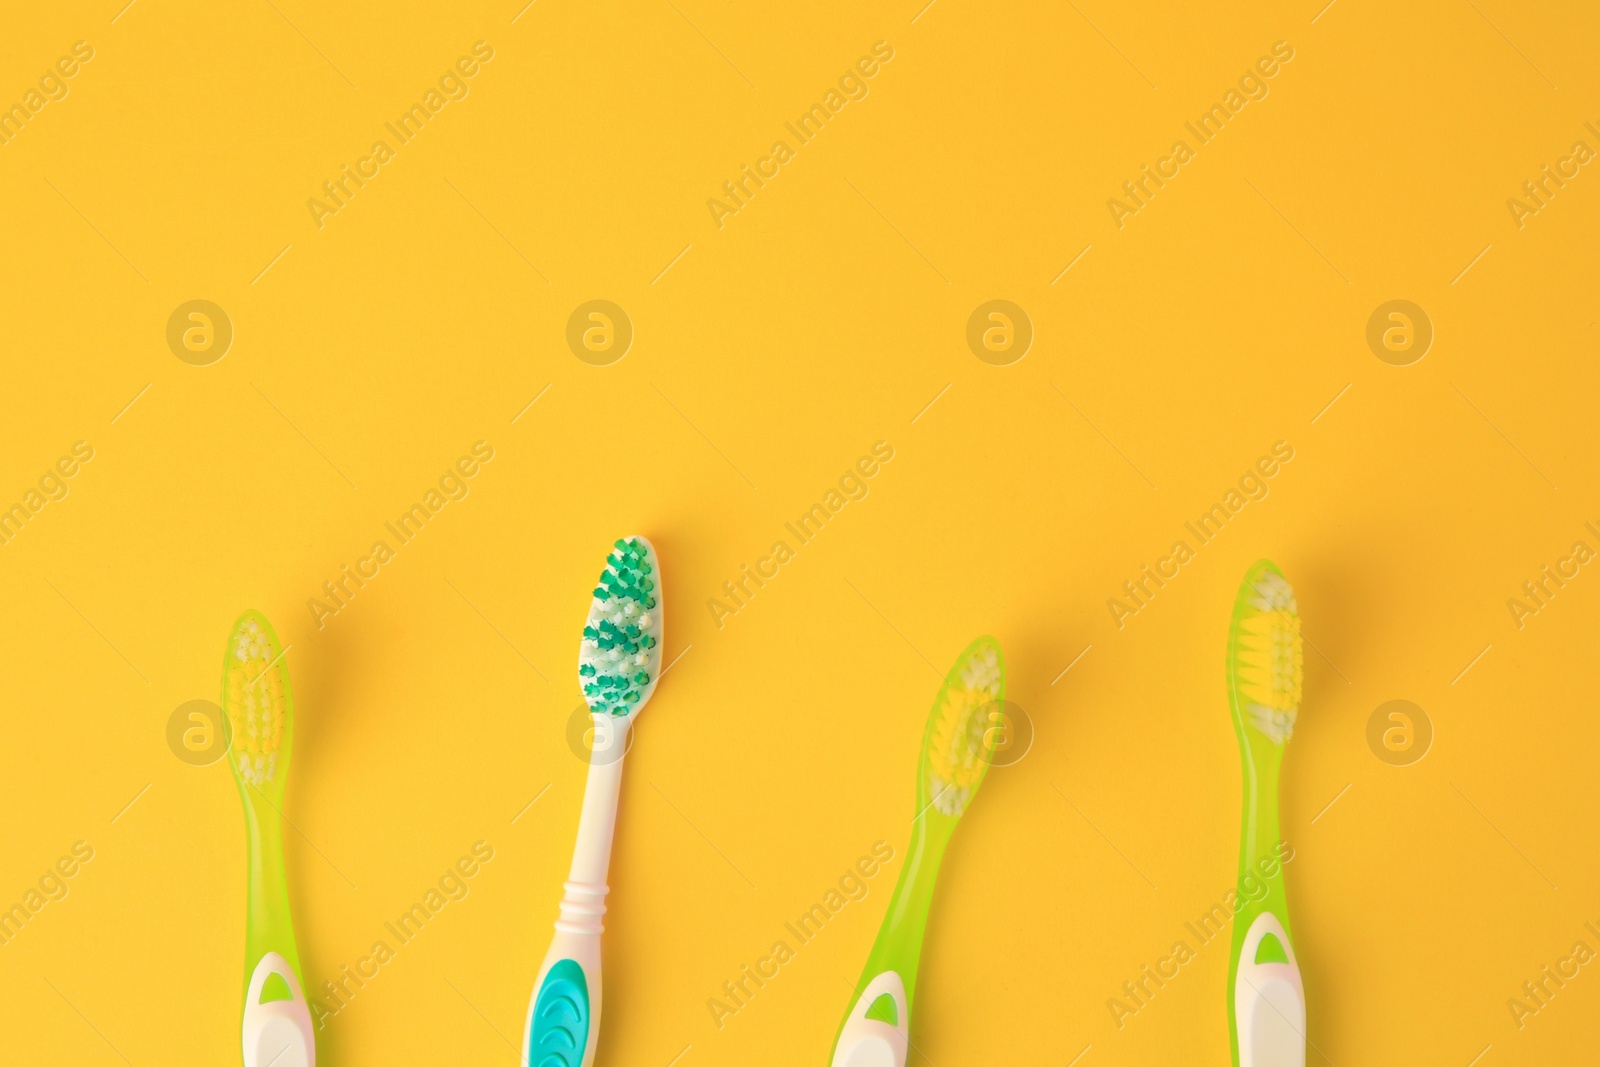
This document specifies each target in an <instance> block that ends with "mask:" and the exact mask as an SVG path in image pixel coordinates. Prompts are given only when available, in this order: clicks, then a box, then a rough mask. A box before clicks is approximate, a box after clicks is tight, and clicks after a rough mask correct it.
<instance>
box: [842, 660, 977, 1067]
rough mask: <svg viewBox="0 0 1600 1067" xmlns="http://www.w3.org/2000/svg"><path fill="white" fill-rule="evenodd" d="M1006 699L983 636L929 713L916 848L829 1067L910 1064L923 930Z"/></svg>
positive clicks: (919, 788) (957, 667) (914, 832)
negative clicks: (943, 863) (947, 848)
mask: <svg viewBox="0 0 1600 1067" xmlns="http://www.w3.org/2000/svg"><path fill="white" fill-rule="evenodd" d="M1004 700H1005V661H1004V659H1003V658H1002V657H1001V654H1000V645H999V642H997V641H995V639H994V638H992V637H980V638H978V639H977V640H976V641H974V642H972V644H970V645H968V646H967V648H966V650H965V651H964V652H962V653H961V656H960V658H959V659H957V660H956V662H955V666H953V667H951V668H950V673H949V674H948V675H946V676H945V680H944V685H943V687H942V688H941V689H940V690H939V696H938V698H937V699H936V700H935V701H934V703H933V711H932V713H931V714H930V715H929V716H928V725H927V727H926V729H925V730H924V731H923V736H922V755H921V758H920V759H919V761H918V768H917V817H916V819H915V820H914V821H913V822H912V830H911V847H910V848H909V849H908V850H907V853H906V861H905V865H904V867H902V868H901V870H900V880H899V882H897V883H896V884H895V887H894V895H893V896H892V897H890V898H889V913H888V915H887V916H885V917H884V920H883V926H882V927H881V928H880V929H879V930H878V939H877V941H876V942H874V943H873V946H872V952H871V954H870V955H868V957H867V965H866V968H865V969H864V970H863V971H862V972H861V980H860V981H859V982H857V983H856V988H855V993H854V994H853V995H852V997H851V1002H850V1005H851V1006H850V1011H849V1013H848V1014H847V1015H846V1016H845V1018H844V1022H843V1024H842V1025H841V1026H840V1027H839V1034H838V1037H837V1038H836V1039H835V1040H834V1046H833V1058H832V1059H831V1060H829V1061H828V1062H829V1064H830V1067H904V1064H905V1062H906V1047H907V1045H908V1044H909V1043H910V1035H911V1007H912V1003H913V1000H914V998H915V996H916V986H917V966H918V963H919V962H920V961H921V958H922V940H923V930H924V929H925V928H926V926H927V923H928V913H929V911H930V910H931V908H932V906H933V887H934V883H935V882H936V881H937V880H938V877H939V863H940V861H941V860H943V859H944V851H945V846H947V845H948V844H949V843H950V835H951V834H953V833H954V832H955V828H956V823H957V822H959V821H960V819H961V816H962V814H963V813H965V811H966V810H967V807H968V805H970V804H971V803H972V798H973V796H974V795H975V794H976V793H977V791H978V787H979V786H980V785H982V784H983V778H984V774H985V772H986V771H988V769H989V763H990V760H991V758H992V757H993V753H994V749H995V741H996V731H997V730H998V729H1000V728H1001V725H1002V722H1003V720H1002V718H1001V708H1002V702H1003V701H1004Z"/></svg>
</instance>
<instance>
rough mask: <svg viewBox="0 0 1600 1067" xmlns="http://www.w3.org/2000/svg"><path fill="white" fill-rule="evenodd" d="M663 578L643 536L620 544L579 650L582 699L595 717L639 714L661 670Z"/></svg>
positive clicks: (597, 590) (596, 597)
mask: <svg viewBox="0 0 1600 1067" xmlns="http://www.w3.org/2000/svg"><path fill="white" fill-rule="evenodd" d="M660 577H661V572H660V569H659V566H658V564H657V562H656V553H655V549H654V548H653V547H652V546H651V544H650V542H649V541H646V540H645V539H644V538H642V537H625V538H622V539H621V540H619V541H618V542H617V543H616V545H615V547H614V549H613V551H612V553H611V555H610V556H608V557H606V569H605V571H604V572H603V573H602V574H601V575H600V584H599V585H597V586H595V590H594V600H593V601H592V602H591V603H590V604H589V620H588V622H587V623H586V624H585V625H584V627H583V644H582V645H581V646H580V648H579V650H578V680H579V682H580V683H581V684H582V685H583V698H584V700H586V701H587V702H588V704H589V710H590V711H593V712H594V713H596V714H602V713H603V714H609V715H617V716H624V715H629V714H631V713H633V712H634V711H637V710H638V708H639V706H640V705H642V704H643V703H644V702H645V701H646V700H648V699H649V697H650V694H651V692H652V691H653V690H654V689H655V684H656V679H657V678H658V677H659V676H660V667H661V610H660V597H659V595H658V593H659V587H658V582H659V580H660Z"/></svg>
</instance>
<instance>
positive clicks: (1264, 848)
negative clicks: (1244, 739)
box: [1235, 742, 1289, 936]
mask: <svg viewBox="0 0 1600 1067" xmlns="http://www.w3.org/2000/svg"><path fill="white" fill-rule="evenodd" d="M1247 753H1248V755H1247V758H1246V760H1245V765H1244V819H1243V826H1242V833H1241V835H1240V839H1239V882H1240V886H1239V888H1240V896H1241V897H1243V898H1245V899H1244V900H1242V901H1241V908H1240V915H1241V916H1243V917H1244V919H1245V920H1246V921H1244V922H1242V923H1240V924H1239V929H1238V930H1236V931H1235V936H1239V935H1240V934H1241V933H1242V931H1243V929H1244V927H1246V926H1248V925H1249V920H1252V919H1254V918H1255V916H1256V915H1258V914H1260V913H1261V912H1263V911H1270V912H1272V913H1273V914H1275V915H1277V916H1278V918H1279V919H1280V920H1281V921H1282V922H1283V924H1284V928H1285V929H1286V930H1287V929H1288V925H1289V910H1288V896H1287V894H1286V893H1285V891H1284V884H1283V869H1282V864H1281V862H1280V861H1279V856H1278V846H1279V844H1280V842H1281V837H1280V827H1279V824H1278V772H1279V770H1280V768H1281V767H1282V765H1283V749H1282V747H1280V746H1276V745H1270V744H1269V743H1267V742H1257V743H1255V744H1252V745H1250V746H1249V748H1248V749H1247ZM1246 879H1249V880H1250V882H1249V886H1250V887H1251V888H1252V889H1253V892H1252V893H1251V894H1249V896H1246V894H1245V889H1246Z"/></svg>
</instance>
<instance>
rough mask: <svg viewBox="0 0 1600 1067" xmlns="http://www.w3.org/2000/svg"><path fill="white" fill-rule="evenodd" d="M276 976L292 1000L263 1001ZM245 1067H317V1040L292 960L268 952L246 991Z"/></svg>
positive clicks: (252, 976) (242, 1031)
mask: <svg viewBox="0 0 1600 1067" xmlns="http://www.w3.org/2000/svg"><path fill="white" fill-rule="evenodd" d="M274 974H276V975H277V976H278V977H279V978H281V979H283V981H284V983H285V984H286V985H287V986H288V988H289V993H290V999H289V1000H269V1001H267V1002H266V1003H265V1004H263V1003H262V1002H261V993H262V990H263V989H264V987H265V986H266V984H267V979H268V978H269V977H270V976H272V975H274ZM240 1036H241V1041H242V1044H243V1052H244V1062H245V1067H268V1065H269V1064H270V1065H271V1067H316V1063H317V1040H316V1035H315V1033H314V1032H313V1031H312V1027H311V1012H310V1011H308V1010H307V1008H306V998H305V993H304V992H303V991H302V990H301V989H300V979H298V978H296V977H295V974H294V968H293V967H290V966H289V961H288V960H286V959H284V958H283V957H282V956H280V955H278V954H277V953H276V952H268V953H267V954H266V955H265V956H262V957H261V959H259V960H257V961H256V966H255V970H254V971H252V972H251V975H250V988H249V989H248V990H246V991H245V1003H244V1022H243V1026H242V1027H241V1035H240Z"/></svg>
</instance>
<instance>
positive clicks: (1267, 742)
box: [1228, 560, 1306, 1067]
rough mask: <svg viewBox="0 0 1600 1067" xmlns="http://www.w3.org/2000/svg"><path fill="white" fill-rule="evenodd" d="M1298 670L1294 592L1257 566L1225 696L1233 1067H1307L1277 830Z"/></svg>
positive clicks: (1242, 600) (1239, 619)
mask: <svg viewBox="0 0 1600 1067" xmlns="http://www.w3.org/2000/svg"><path fill="white" fill-rule="evenodd" d="M1302 668H1303V651H1302V642H1301V637H1300V618H1299V609H1298V607H1297V606H1296V604H1295V599H1294V590H1293V589H1291V588H1290V587H1289V583H1288V581H1287V580H1286V579H1285V578H1284V576H1283V573H1282V572H1281V571H1279V570H1278V568H1277V567H1276V566H1274V565H1273V564H1272V563H1271V562H1270V561H1268V560H1260V561H1258V562H1257V563H1256V564H1255V565H1254V566H1252V567H1251V568H1250V570H1249V571H1248V572H1247V573H1246V575H1245V579H1244V582H1243V583H1242V584H1241V585H1240V587H1239V597H1238V599H1237V600H1236V601H1235V602H1234V606H1233V623H1232V625H1231V626H1230V627H1229V631H1228V697H1229V703H1230V704H1231V706H1232V710H1233V726H1234V730H1235V732H1236V733H1237V734H1238V736H1239V755H1240V759H1241V762H1242V763H1243V768H1244V818H1243V827H1242V831H1241V840H1240V847H1239V887H1238V898H1239V909H1238V911H1236V912H1235V913H1234V916H1233V955H1232V958H1231V961H1230V963H1229V965H1228V1024H1229V1025H1228V1029H1229V1034H1230V1036H1231V1040H1232V1046H1233V1062H1234V1067H1304V1065H1305V1062H1306V994H1305V986H1304V985H1303V984H1302V982H1301V980H1300V966H1299V963H1298V962H1297V960H1296V958H1295V951H1294V943H1293V941H1291V940H1290V936H1289V901H1288V896H1287V894H1286V893H1285V891H1284V885H1283V865H1282V860H1283V858H1284V855H1283V848H1284V846H1283V845H1282V842H1281V838H1280V836H1279V832H1278V772H1279V770H1280V768H1281V767H1282V765H1283V750H1284V747H1285V745H1287V744H1288V741H1289V737H1290V735H1291V734H1292V733H1293V732H1294V724H1295V717H1296V716H1297V714H1298V713H1299V710H1300V692H1301V680H1302ZM1263 887H1265V892H1263V891H1262V889H1263Z"/></svg>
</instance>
